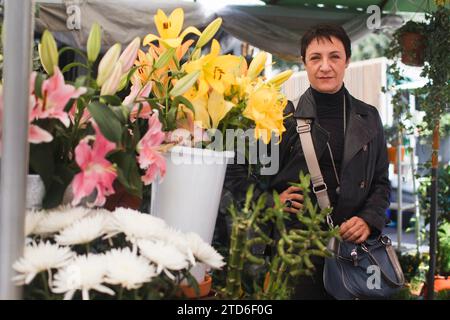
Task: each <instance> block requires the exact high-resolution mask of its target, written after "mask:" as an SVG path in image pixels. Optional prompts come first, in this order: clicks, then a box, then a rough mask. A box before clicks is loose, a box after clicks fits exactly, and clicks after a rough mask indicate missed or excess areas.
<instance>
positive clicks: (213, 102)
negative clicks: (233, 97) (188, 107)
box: [184, 89, 234, 129]
mask: <svg viewBox="0 0 450 320" xmlns="http://www.w3.org/2000/svg"><path fill="white" fill-rule="evenodd" d="M184 96H185V97H186V98H188V99H189V101H191V103H192V105H193V107H194V111H195V117H194V119H195V121H199V122H201V127H202V128H203V129H212V128H213V129H215V128H217V127H218V126H219V123H220V121H221V120H222V119H223V118H224V117H225V116H226V115H227V113H228V112H229V111H230V110H231V109H232V108H233V107H234V104H233V103H232V102H230V101H227V100H225V99H224V96H223V94H221V93H219V92H217V91H215V90H212V91H211V93H210V94H209V96H208V95H207V94H205V95H199V94H198V92H196V90H194V89H191V90H189V91H188V92H187V93H186V94H185V95H184Z"/></svg>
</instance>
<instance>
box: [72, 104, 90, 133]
mask: <svg viewBox="0 0 450 320" xmlns="http://www.w3.org/2000/svg"><path fill="white" fill-rule="evenodd" d="M78 112H79V111H78V109H77V103H76V102H74V103H73V106H72V108H70V110H69V118H70V122H72V123H75V117H76V115H77V113H78ZM90 119H91V114H90V113H89V111H88V109H87V108H84V110H83V115H82V116H81V119H80V122H79V125H80V127H83V126H84V125H85V124H87V123H88V122H89V120H90Z"/></svg>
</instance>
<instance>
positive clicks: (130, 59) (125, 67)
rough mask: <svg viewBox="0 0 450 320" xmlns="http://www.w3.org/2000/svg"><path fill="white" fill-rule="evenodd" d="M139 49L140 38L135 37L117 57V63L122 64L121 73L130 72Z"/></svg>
mask: <svg viewBox="0 0 450 320" xmlns="http://www.w3.org/2000/svg"><path fill="white" fill-rule="evenodd" d="M140 47H141V38H139V37H136V38H134V40H133V41H131V42H130V44H129V45H128V46H127V47H126V49H125V50H124V51H123V52H122V54H121V55H120V57H119V61H120V62H121V63H122V73H126V72H128V71H130V69H131V67H132V66H133V64H134V62H135V61H136V57H137V53H138V50H139V48H140Z"/></svg>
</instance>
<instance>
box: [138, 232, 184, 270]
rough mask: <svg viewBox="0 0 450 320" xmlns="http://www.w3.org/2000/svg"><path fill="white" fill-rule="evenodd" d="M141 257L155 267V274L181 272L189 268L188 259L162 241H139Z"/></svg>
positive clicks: (171, 245)
mask: <svg viewBox="0 0 450 320" xmlns="http://www.w3.org/2000/svg"><path fill="white" fill-rule="evenodd" d="M137 245H138V248H139V250H140V252H141V255H142V256H144V257H145V258H147V259H148V260H150V261H151V262H153V263H154V264H156V265H157V270H156V271H157V273H158V274H159V273H161V271H163V270H182V269H187V268H188V267H189V261H188V257H187V256H186V255H185V254H184V253H182V252H181V251H180V250H178V249H177V248H176V247H175V246H174V245H173V244H170V243H163V242H162V241H156V242H154V241H152V240H139V241H138V242H137Z"/></svg>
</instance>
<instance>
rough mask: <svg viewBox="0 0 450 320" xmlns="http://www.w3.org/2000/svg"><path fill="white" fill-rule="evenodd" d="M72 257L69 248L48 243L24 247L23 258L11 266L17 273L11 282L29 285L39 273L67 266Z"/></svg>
mask: <svg viewBox="0 0 450 320" xmlns="http://www.w3.org/2000/svg"><path fill="white" fill-rule="evenodd" d="M73 255H74V253H73V252H72V251H70V248H68V247H60V246H58V245H56V244H52V243H50V242H49V241H47V242H40V243H38V244H36V243H31V244H30V245H27V246H26V247H25V249H24V254H23V257H22V258H20V259H19V260H17V261H16V262H15V263H14V264H13V269H14V270H15V271H17V272H18V273H19V275H18V276H16V277H14V278H13V280H14V281H16V282H17V284H20V285H23V284H29V283H30V282H31V281H32V280H33V279H34V277H35V276H36V275H37V274H38V273H39V272H42V271H50V269H55V268H61V267H63V266H65V265H67V264H68V263H69V262H70V260H71V259H72V257H73Z"/></svg>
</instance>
